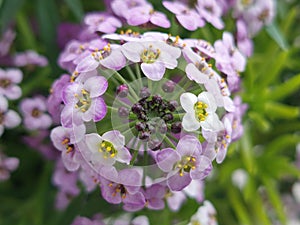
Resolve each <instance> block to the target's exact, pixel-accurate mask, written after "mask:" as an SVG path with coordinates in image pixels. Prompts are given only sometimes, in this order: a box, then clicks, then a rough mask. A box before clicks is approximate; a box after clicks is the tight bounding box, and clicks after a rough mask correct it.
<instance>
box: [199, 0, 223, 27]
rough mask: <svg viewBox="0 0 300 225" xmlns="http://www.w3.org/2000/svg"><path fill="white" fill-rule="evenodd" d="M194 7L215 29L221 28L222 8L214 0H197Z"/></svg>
mask: <svg viewBox="0 0 300 225" xmlns="http://www.w3.org/2000/svg"><path fill="white" fill-rule="evenodd" d="M196 9H197V11H198V13H199V15H201V17H202V18H203V19H204V20H205V21H207V22H209V23H211V24H212V25H213V26H214V27H216V28H217V29H223V28H224V23H223V21H222V19H221V17H222V8H221V7H220V5H219V4H218V2H217V1H216V0H210V1H207V0H198V1H197V5H196Z"/></svg>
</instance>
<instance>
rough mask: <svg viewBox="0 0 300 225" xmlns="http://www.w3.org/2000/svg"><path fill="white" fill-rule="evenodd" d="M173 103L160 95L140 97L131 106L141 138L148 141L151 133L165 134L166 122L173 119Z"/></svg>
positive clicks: (169, 122) (174, 108)
mask: <svg viewBox="0 0 300 225" xmlns="http://www.w3.org/2000/svg"><path fill="white" fill-rule="evenodd" d="M175 110H176V106H175V105H174V103H172V101H171V102H169V101H167V100H165V99H163V98H162V97H161V96H160V95H154V96H149V97H145V98H142V99H141V100H139V101H138V102H137V103H135V104H134V105H133V106H132V107H131V111H132V113H134V114H135V115H136V117H137V120H138V121H137V122H136V124H135V129H136V131H137V132H138V136H139V138H140V139H141V140H145V141H148V140H149V138H150V135H152V134H158V135H159V134H165V133H166V132H167V130H168V124H170V125H171V123H172V122H173V120H174V116H173V112H174V111H175Z"/></svg>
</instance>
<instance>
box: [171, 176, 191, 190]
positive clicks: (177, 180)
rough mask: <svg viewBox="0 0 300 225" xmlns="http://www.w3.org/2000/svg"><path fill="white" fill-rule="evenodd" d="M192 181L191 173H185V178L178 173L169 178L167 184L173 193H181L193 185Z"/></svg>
mask: <svg viewBox="0 0 300 225" xmlns="http://www.w3.org/2000/svg"><path fill="white" fill-rule="evenodd" d="M191 181H192V179H191V177H190V174H189V173H183V176H180V175H179V172H177V173H176V174H174V175H171V176H170V177H168V180H167V184H168V186H169V188H170V189H171V190H172V191H181V190H182V189H183V188H185V187H186V186H188V185H189V184H190V183H191Z"/></svg>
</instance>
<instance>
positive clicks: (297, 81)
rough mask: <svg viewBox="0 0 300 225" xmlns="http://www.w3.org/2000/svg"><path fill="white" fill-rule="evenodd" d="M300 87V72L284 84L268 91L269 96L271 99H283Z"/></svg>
mask: <svg viewBox="0 0 300 225" xmlns="http://www.w3.org/2000/svg"><path fill="white" fill-rule="evenodd" d="M299 89H300V74H297V75H295V76H294V77H292V78H290V79H289V80H287V81H285V82H284V83H283V84H281V85H278V86H276V87H275V88H274V89H273V90H271V91H269V92H268V95H267V98H268V99H270V100H280V99H283V98H285V97H287V96H289V95H290V94H292V93H293V92H296V91H298V90H299Z"/></svg>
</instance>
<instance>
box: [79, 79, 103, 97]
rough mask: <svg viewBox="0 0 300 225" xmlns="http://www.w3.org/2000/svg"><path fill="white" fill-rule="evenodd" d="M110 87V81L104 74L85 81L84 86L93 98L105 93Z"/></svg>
mask: <svg viewBox="0 0 300 225" xmlns="http://www.w3.org/2000/svg"><path fill="white" fill-rule="evenodd" d="M107 87H108V82H107V80H106V79H105V77H103V76H94V77H91V78H89V79H88V80H87V81H86V82H84V85H83V88H84V89H85V90H87V91H88V92H89V93H90V97H91V98H96V97H98V96H100V95H103V94H104V93H105V91H106V89H107Z"/></svg>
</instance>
